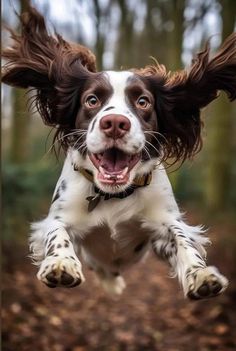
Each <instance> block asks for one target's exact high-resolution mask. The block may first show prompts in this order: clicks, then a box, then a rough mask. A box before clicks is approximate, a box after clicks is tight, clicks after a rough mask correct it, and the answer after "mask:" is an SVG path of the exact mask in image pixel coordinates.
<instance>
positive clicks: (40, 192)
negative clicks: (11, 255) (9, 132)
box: [2, 162, 59, 240]
mask: <svg viewBox="0 0 236 351" xmlns="http://www.w3.org/2000/svg"><path fill="white" fill-rule="evenodd" d="M58 168H59V167H58ZM2 173H3V174H2V180H3V183H2V185H3V204H4V205H3V239H4V240H12V239H13V238H14V240H22V239H23V238H25V235H28V231H29V224H30V222H31V221H34V220H38V219H40V217H39V216H40V214H41V215H42V214H43V213H46V211H47V208H48V206H49V204H50V198H51V196H52V193H53V190H54V187H55V183H56V181H57V178H58V171H55V169H53V168H52V167H50V166H49V164H48V162H44V163H42V162H39V163H38V164H37V162H35V163H25V164H20V165H16V164H12V163H7V162H6V163H5V164H4V165H3V172H2Z"/></svg>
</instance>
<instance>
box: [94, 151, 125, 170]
mask: <svg viewBox="0 0 236 351" xmlns="http://www.w3.org/2000/svg"><path fill="white" fill-rule="evenodd" d="M129 159H130V156H129V155H127V154H125V153H124V152H122V151H121V150H118V149H115V148H112V149H108V150H106V151H104V153H103V155H102V158H101V163H100V165H101V166H102V167H103V168H104V169H105V170H106V171H108V172H110V173H115V172H121V171H122V170H123V169H124V168H125V167H126V166H127V165H128V164H129Z"/></svg>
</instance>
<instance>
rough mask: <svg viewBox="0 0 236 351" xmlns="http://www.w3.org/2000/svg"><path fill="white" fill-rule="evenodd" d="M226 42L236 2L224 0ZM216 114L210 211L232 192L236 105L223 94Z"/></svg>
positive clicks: (208, 182)
mask: <svg viewBox="0 0 236 351" xmlns="http://www.w3.org/2000/svg"><path fill="white" fill-rule="evenodd" d="M220 4H221V6H222V22H223V30H222V41H223V40H224V39H225V38H226V37H227V36H228V35H229V34H231V33H232V32H233V30H234V25H235V17H236V16H235V14H236V2H235V1H234V0H221V1H220ZM211 114H212V117H211V119H210V121H209V122H208V129H209V131H208V136H207V141H208V143H207V155H208V162H207V165H208V166H207V172H206V188H205V189H206V191H205V198H206V205H207V208H208V209H209V211H210V212H216V211H219V210H221V209H222V208H224V207H225V206H226V204H227V203H228V200H229V194H230V176H231V171H232V162H231V160H232V155H233V135H232V134H233V129H234V128H233V122H234V121H233V115H234V118H235V115H236V106H235V103H234V104H230V103H229V101H228V100H227V98H226V96H221V97H220V98H219V99H218V100H217V101H216V102H215V103H214V104H213V106H212V111H211Z"/></svg>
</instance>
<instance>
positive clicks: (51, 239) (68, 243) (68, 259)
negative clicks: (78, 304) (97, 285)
mask: <svg viewBox="0 0 236 351" xmlns="http://www.w3.org/2000/svg"><path fill="white" fill-rule="evenodd" d="M47 224H50V226H48V228H47ZM31 251H32V258H33V259H34V261H35V262H36V264H39V265H40V269H39V271H38V274H37V278H38V279H39V280H41V281H42V282H43V283H45V284H46V285H47V286H49V287H51V288H54V287H57V286H64V287H68V288H72V287H74V286H76V285H79V284H80V283H81V282H82V281H84V276H83V273H82V269H81V263H80V261H79V259H78V257H77V255H76V253H75V250H74V247H73V243H72V240H71V237H70V235H69V233H68V230H67V229H66V227H65V226H63V225H62V223H60V222H57V221H55V222H54V221H52V222H51V221H49V220H48V219H46V220H45V221H42V222H40V223H36V225H35V227H34V232H33V234H32V236H31Z"/></svg>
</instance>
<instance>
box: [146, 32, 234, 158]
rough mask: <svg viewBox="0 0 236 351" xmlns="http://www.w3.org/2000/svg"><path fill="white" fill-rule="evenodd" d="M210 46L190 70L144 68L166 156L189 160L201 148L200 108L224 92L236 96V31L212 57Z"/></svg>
mask: <svg viewBox="0 0 236 351" xmlns="http://www.w3.org/2000/svg"><path fill="white" fill-rule="evenodd" d="M209 55H210V47H209V45H207V46H206V48H205V50H204V51H202V52H200V53H199V54H198V55H197V57H196V58H195V59H194V60H193V63H192V66H191V67H190V68H189V70H182V71H179V72H175V73H174V74H171V73H166V70H165V67H164V66H162V65H159V66H157V67H152V66H151V67H147V68H146V69H144V70H142V71H140V72H141V74H142V75H145V76H146V79H147V80H148V81H149V82H150V86H151V89H152V91H153V94H154V95H155V101H156V111H157V118H158V126H159V132H160V133H161V134H162V135H163V138H162V144H164V145H163V150H164V151H165V154H166V157H173V158H174V159H177V160H178V159H183V160H184V159H185V158H187V157H191V156H192V155H193V154H195V153H196V152H198V151H199V150H200V147H201V126H202V123H201V119H200V111H201V109H202V108H203V107H205V106H207V105H208V104H209V103H210V102H211V101H213V100H214V99H216V98H217V97H218V95H219V91H220V90H221V91H224V92H225V93H226V94H227V95H228V98H229V100H230V101H233V100H234V99H235V98H236V33H233V34H232V35H231V36H229V37H228V39H227V40H226V41H225V43H224V44H223V45H222V47H221V49H220V50H219V52H218V53H217V54H216V55H215V56H214V57H213V58H210V57H209Z"/></svg>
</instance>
